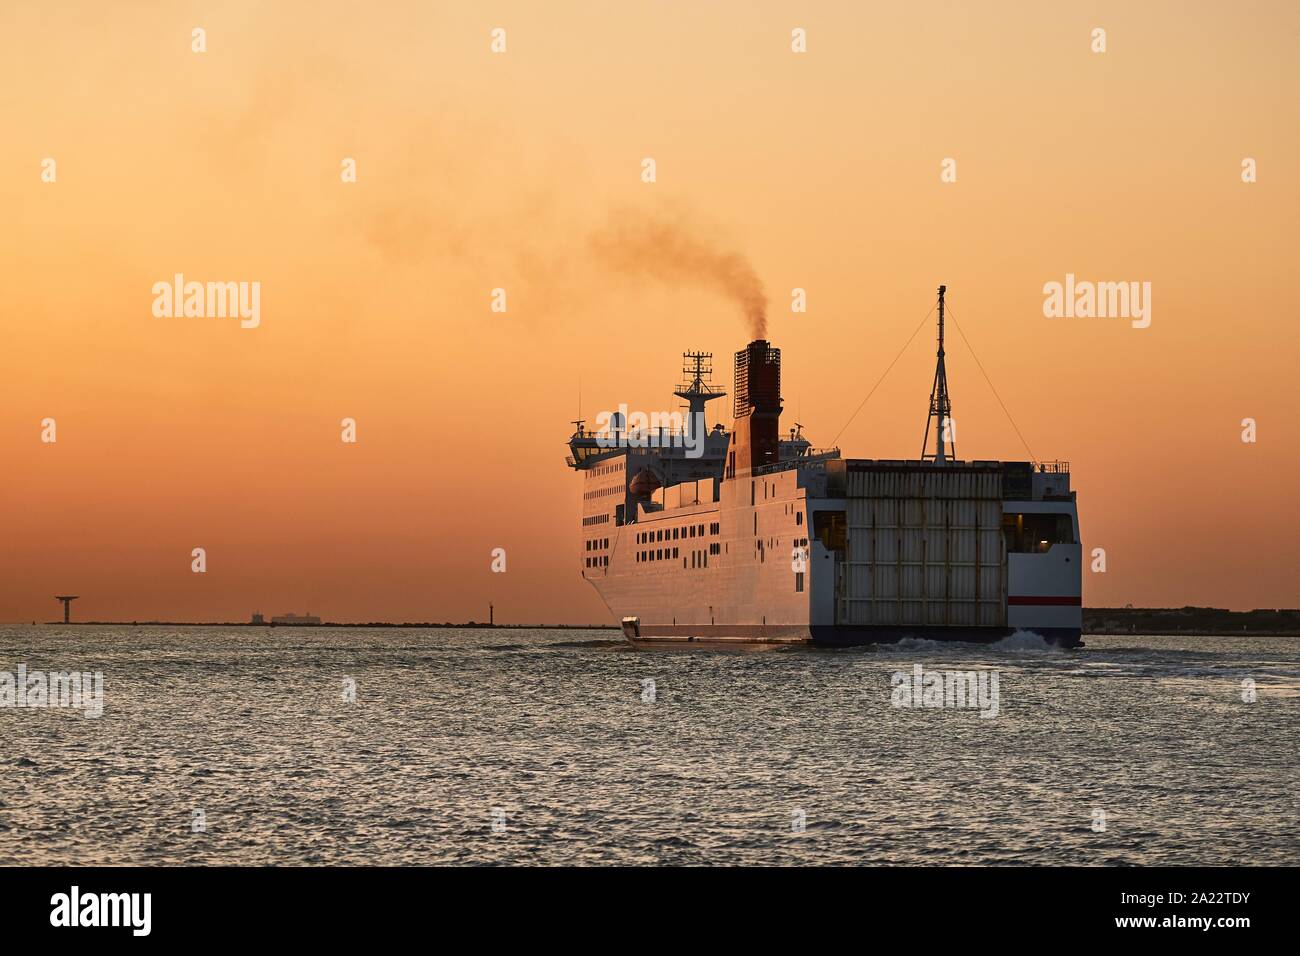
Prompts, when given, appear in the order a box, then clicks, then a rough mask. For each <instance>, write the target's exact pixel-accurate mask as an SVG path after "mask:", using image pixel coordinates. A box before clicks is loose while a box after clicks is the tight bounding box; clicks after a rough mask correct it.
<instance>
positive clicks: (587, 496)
mask: <svg viewBox="0 0 1300 956" xmlns="http://www.w3.org/2000/svg"><path fill="white" fill-rule="evenodd" d="M622 493H623V486H622V485H610V486H609V487H608V488H597V489H595V490H594V491H584V492H583V493H582V497H583V499H584V500H586V501H590V500H591V499H592V498H608V497H609V496H610V495H621V494H622Z"/></svg>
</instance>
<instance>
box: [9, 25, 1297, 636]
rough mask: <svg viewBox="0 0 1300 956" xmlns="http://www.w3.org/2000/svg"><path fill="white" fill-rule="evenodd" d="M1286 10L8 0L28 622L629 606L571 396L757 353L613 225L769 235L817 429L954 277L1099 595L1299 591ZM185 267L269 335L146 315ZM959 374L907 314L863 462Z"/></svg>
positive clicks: (13, 334)
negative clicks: (1119, 304)
mask: <svg viewBox="0 0 1300 956" xmlns="http://www.w3.org/2000/svg"><path fill="white" fill-rule="evenodd" d="M197 26H201V27H203V28H204V29H206V31H207V52H206V53H202V54H196V53H193V52H191V30H192V29H193V28H194V27H197ZM498 26H500V27H504V28H505V29H506V31H507V34H506V36H507V52H506V53H504V54H493V53H491V52H490V49H489V44H490V36H489V31H490V30H491V29H492V28H493V27H498ZM1097 26H1101V27H1104V28H1105V29H1106V30H1107V46H1108V49H1107V51H1106V52H1105V53H1104V54H1095V53H1093V52H1091V49H1090V42H1091V40H1090V32H1091V30H1092V29H1093V28H1094V27H1097ZM795 27H803V28H805V29H806V30H807V35H808V52H807V53H806V54H794V53H792V52H791V50H790V33H791V30H792V29H793V28H795ZM1298 35H1300V8H1298V7H1296V5H1294V4H1291V3H1276V4H1269V3H1258V4H1252V5H1250V6H1249V7H1248V8H1246V7H1241V6H1238V5H1231V4H1209V3H1206V4H1189V3H1183V2H1178V3H1173V2H1171V3H1142V4H1131V3H1114V4H1108V3H1081V4H1066V3H1052V4H1044V3H1037V2H1025V3H994V4H965V3H929V4H927V3H914V4H888V5H886V4H880V5H873V4H860V3H847V2H846V3H830V2H822V3H775V2H773V3H761V2H760V3H753V2H746V3H741V2H734V3H731V2H725V3H724V2H717V3H658V2H657V3H635V4H634V3H617V4H610V3H598V2H591V3H573V2H554V3H546V4H539V3H491V4H469V3H461V4H455V3H451V4H429V3H424V2H420V3H415V2H413V3H407V4H399V3H389V4H384V5H382V7H376V6H373V5H371V6H368V5H365V4H356V3H320V2H311V3H287V2H285V3H276V4H257V3H252V2H248V3H162V2H160V3H133V4H112V5H105V4H98V3H89V2H86V3H81V4H76V3H69V4H61V5H52V4H46V3H36V2H30V3H29V2H12V0H11V2H7V3H5V4H4V5H3V7H0V84H2V87H0V88H3V89H4V90H5V93H4V94H3V96H0V124H2V125H3V129H4V144H5V148H4V149H3V150H2V151H0V209H3V210H4V213H5V215H4V223H5V228H4V229H3V230H0V266H2V267H3V270H4V294H3V296H2V297H0V333H2V336H0V539H2V540H3V543H4V547H2V548H0V621H14V620H31V619H42V620H48V619H53V618H54V617H56V616H58V613H59V609H58V605H57V603H56V602H54V601H53V600H52V598H51V595H54V594H56V593H76V594H80V595H82V596H83V597H82V599H81V601H80V602H78V604H77V605H76V607H75V611H74V613H75V614H77V615H78V616H81V617H82V618H98V619H126V620H131V619H151V618H152V619H173V620H187V619H192V620H242V619H245V618H246V617H247V616H248V614H249V613H251V612H252V611H253V610H255V609H256V610H261V611H263V612H265V613H268V614H270V613H281V612H283V611H286V610H296V611H298V612H304V611H308V610H310V611H311V612H313V613H317V614H320V615H321V616H323V617H325V618H327V619H331V620H340V621H358V620H360V621H364V620H375V619H383V620H464V619H468V618H482V617H485V616H486V606H487V603H488V601H489V599H490V600H492V601H494V602H495V603H496V606H497V620H498V621H504V622H522V621H573V622H592V621H600V622H602V623H603V622H604V621H605V612H604V608H603V605H602V604H601V603H600V602H599V600H598V599H597V598H596V596H595V594H594V592H593V591H592V590H591V589H590V587H589V586H588V585H586V584H585V583H584V582H583V581H582V580H581V578H580V576H579V573H578V564H579V561H578V556H577V555H578V549H579V547H580V545H579V542H580V528H579V525H578V509H579V503H580V502H579V494H580V491H579V479H578V478H577V477H576V476H575V475H574V474H573V473H572V472H570V471H569V470H568V469H567V468H565V467H564V463H563V456H564V454H565V448H564V444H563V443H564V440H565V438H566V437H567V434H568V432H569V430H570V426H569V425H568V422H569V421H570V420H571V419H573V418H574V416H575V413H576V411H577V406H578V392H579V380H581V391H582V412H583V414H584V415H585V416H587V417H588V419H592V418H594V417H595V415H596V413H597V412H599V411H600V410H602V409H609V408H616V407H617V406H618V404H619V403H620V402H626V403H628V405H629V406H630V407H631V408H634V409H638V408H639V409H645V410H658V409H668V408H673V407H675V400H673V399H672V398H671V395H670V391H671V386H672V385H673V384H674V383H675V381H676V378H677V372H678V368H679V364H678V363H679V359H680V352H681V351H682V350H683V349H686V348H697V349H706V350H711V351H713V352H714V353H716V354H717V355H718V356H719V360H718V362H717V370H718V373H719V374H718V379H719V380H720V381H721V382H722V383H723V384H724V385H727V384H728V380H729V378H730V375H731V360H730V354H731V352H733V351H734V350H735V349H737V348H739V347H741V346H743V344H744V342H745V340H746V325H745V322H744V320H743V317H742V316H741V314H740V310H739V309H738V307H737V306H736V305H735V303H733V302H731V301H729V300H728V299H727V298H726V297H725V296H721V295H718V294H716V293H715V292H713V291H711V290H709V289H707V288H703V287H699V286H692V285H682V286H674V287H670V286H668V285H666V284H664V283H660V282H656V281H653V280H645V279H641V278H637V277H634V276H630V275H626V274H622V273H618V272H615V271H613V270H611V269H610V268H608V266H607V264H605V263H602V262H601V261H599V260H598V259H597V258H595V257H593V255H592V246H591V243H590V237H591V236H592V234H593V233H594V232H597V231H599V230H601V229H602V228H603V227H604V226H605V224H607V223H608V222H610V221H611V217H615V218H616V219H617V218H619V217H630V218H632V219H637V218H638V217H642V218H645V219H647V220H651V221H654V220H660V219H663V218H665V217H671V218H673V219H674V220H680V221H682V222H685V223H687V224H688V228H689V229H690V230H692V232H693V234H695V235H697V236H699V237H700V238H701V241H707V242H709V243H713V244H715V245H716V246H717V247H718V248H720V249H726V250H734V251H736V252H737V253H739V254H742V255H743V256H745V257H746V258H747V259H748V261H749V262H750V263H751V264H752V266H753V269H754V270H755V272H756V273H757V275H758V276H759V277H760V278H761V279H762V281H763V282H764V284H765V286H766V289H767V293H768V296H769V298H770V300H771V307H770V311H769V315H768V333H769V338H770V339H771V340H772V341H773V343H774V344H776V345H778V346H780V347H781V348H782V350H783V353H784V372H785V382H784V392H785V400H786V409H787V419H786V421H787V424H788V423H789V422H791V421H793V420H794V418H795V417H797V418H798V420H799V421H801V422H803V423H805V425H806V431H807V433H808V435H809V437H810V438H811V439H812V440H813V441H814V443H816V444H825V443H828V442H829V441H830V440H831V439H832V438H833V437H834V436H835V434H836V433H837V432H838V431H839V430H840V428H841V426H842V425H843V424H844V422H845V420H846V419H847V418H848V416H849V415H850V413H851V412H852V411H853V409H854V408H855V407H856V406H857V405H858V403H859V401H861V399H862V397H863V396H864V395H865V394H866V392H867V390H868V389H869V388H870V387H871V385H872V383H874V382H875V380H876V379H877V377H878V376H879V375H880V373H881V371H882V370H883V369H884V368H885V366H886V365H887V364H888V363H889V361H890V360H891V359H892V358H893V356H894V354H895V353H896V352H897V351H898V349H899V348H900V347H901V345H902V343H903V342H904V341H906V339H907V337H908V335H910V334H911V331H912V329H913V328H914V327H915V325H916V323H917V322H918V321H920V319H921V317H922V316H923V315H924V314H925V313H926V311H927V310H928V309H929V307H930V305H931V303H932V300H933V295H934V288H935V287H936V286H937V285H938V284H939V283H940V282H944V283H946V284H947V285H948V287H949V302H950V304H951V307H952V311H953V313H954V314H955V316H956V319H957V321H958V322H960V323H961V326H962V328H963V329H964V330H965V332H966V334H967V336H969V337H970V339H971V341H972V343H973V344H974V345H975V347H976V349H977V351H978V353H979V356H980V359H981V360H982V362H983V364H984V367H985V369H986V370H987V371H988V373H989V375H990V376H991V377H992V379H993V381H994V383H995V384H996V385H997V387H998V390H999V392H1000V394H1001V396H1002V399H1003V400H1004V401H1005V402H1006V404H1007V406H1008V408H1009V409H1010V410H1011V413H1012V415H1014V416H1015V419H1016V421H1017V423H1018V424H1019V426H1020V429H1021V431H1022V432H1023V433H1024V435H1025V437H1026V439H1027V440H1028V442H1029V444H1030V446H1031V448H1032V450H1033V452H1034V454H1035V455H1036V456H1037V457H1040V458H1048V459H1050V458H1061V459H1068V460H1069V461H1071V462H1072V465H1073V471H1074V483H1075V487H1076V488H1077V489H1078V491H1079V508H1080V517H1081V523H1082V528H1083V532H1084V546H1085V548H1089V549H1091V548H1094V547H1104V548H1105V549H1106V551H1107V554H1108V564H1109V570H1108V572H1107V573H1106V574H1104V575H1098V574H1091V575H1088V576H1087V578H1086V580H1085V582H1084V587H1085V603H1087V604H1089V605H1093V606H1097V605H1114V604H1124V603H1129V602H1131V603H1133V604H1137V605H1182V604H1203V605H1204V604H1210V605H1217V606H1228V607H1234V608H1246V607H1254V606H1264V607H1274V606H1290V607H1295V606H1297V604H1300V594H1298V593H1297V591H1298V589H1297V584H1296V582H1297V576H1298V573H1300V559H1298V557H1297V555H1298V554H1300V544H1298V543H1297V542H1300V507H1298V506H1297V504H1296V500H1295V492H1296V484H1297V482H1296V475H1297V474H1300V451H1297V446H1298V441H1297V439H1298V437H1300V436H1297V434H1296V426H1295V424H1294V419H1293V417H1292V416H1293V414H1294V411H1295V409H1296V405H1297V402H1296V398H1297V392H1298V390H1300V386H1297V384H1296V378H1295V371H1294V369H1295V367H1296V364H1297V359H1300V354H1298V353H1300V349H1297V345H1298V340H1300V333H1297V331H1296V329H1297V322H1298V321H1300V320H1298V319H1297V317H1296V311H1297V310H1296V307H1295V306H1294V304H1293V303H1294V300H1295V291H1294V290H1293V289H1292V288H1291V286H1292V283H1291V282H1290V281H1288V280H1290V279H1292V277H1293V276H1294V274H1295V269H1296V263H1297V255H1296V252H1297V241H1296V238H1295V226H1296V222H1297V220H1298V219H1300V217H1298V216H1297V213H1300V201H1298V199H1300V185H1298V184H1297V175H1296V173H1297V171H1298V169H1300V165H1298V164H1297V158H1296V157H1297V147H1298V146H1300V142H1298V140H1300V132H1298V129H1300V127H1297V124H1296V123H1295V104H1296V102H1297V93H1298V92H1300V83H1297V79H1298V74H1300V58H1297V57H1296V56H1295V50H1296V40H1297V36H1298ZM47 157H50V158H53V159H54V160H55V161H56V163H57V180H56V182H54V183H43V182H42V181H41V168H42V167H41V163H42V160H43V159H45V158H47ZM344 157H355V159H356V161H357V170H358V182H357V183H355V184H344V183H342V182H341V181H340V176H339V173H340V163H341V161H342V159H343V158H344ZM644 157H652V158H654V159H655V160H656V163H657V174H658V181H657V182H655V183H654V184H646V183H643V182H642V181H641V160H642V159H643V158H644ZM945 157H952V158H954V159H956V161H957V172H958V178H957V182H956V183H941V182H940V177H939V172H940V163H941V161H942V160H943V159H944V158H945ZM1244 157H1253V158H1255V159H1256V161H1257V163H1258V171H1259V172H1258V176H1259V181H1258V182H1257V183H1254V184H1244V183H1242V181H1241V175H1240V171H1241V162H1242V159H1243V158H1244ZM176 272H183V273H184V274H185V275H186V277H187V278H190V279H197V280H200V281H207V280H220V281H254V280H255V281H258V282H260V283H261V287H262V301H261V313H262V314H261V325H260V327H258V328H256V329H241V328H240V327H239V325H238V322H237V321H236V320H231V319H215V318H188V319H187V318H155V317H154V316H153V315H152V314H151V304H152V301H153V295H152V292H151V288H152V286H153V284H154V283H155V282H158V281H169V280H170V279H171V277H172V275H173V274H174V273H176ZM1067 272H1072V273H1074V274H1076V275H1077V276H1078V277H1080V278H1081V279H1092V280H1098V281H1127V280H1136V281H1149V282H1150V283H1151V284H1152V306H1153V315H1152V323H1151V327H1150V328H1147V329H1142V330H1139V329H1133V328H1131V327H1130V325H1129V323H1128V322H1127V321H1125V320H1114V319H1047V318H1044V316H1043V313H1042V303H1043V294H1042V287H1043V284H1044V283H1045V282H1049V281H1062V280H1063V279H1064V276H1065V274H1066V273H1067ZM496 287H503V288H505V289H506V290H507V301H508V312H507V313H505V314H498V313H493V312H491V311H490V309H489V302H490V294H491V290H492V289H493V288H496ZM794 287H803V288H805V289H807V292H808V312H807V313H806V314H799V315H793V314H791V311H790V290H791V289H792V288H794ZM932 374H933V338H932V334H931V332H930V330H928V329H927V330H926V331H925V332H923V333H922V334H921V335H919V336H918V337H917V340H916V341H915V342H914V343H913V346H912V348H911V349H909V350H908V352H907V353H906V354H905V355H904V357H903V358H902V360H900V361H899V363H898V365H897V366H896V367H895V369H894V370H893V372H892V373H891V374H890V376H889V378H888V379H887V380H886V381H885V384H884V385H883V386H881V388H880V390H879V391H878V392H877V393H876V395H875V396H874V397H873V398H872V400H871V402H870V403H869V404H868V405H867V407H866V408H865V409H864V410H863V412H862V413H861V414H860V415H859V416H858V417H857V419H856V420H855V421H854V422H853V424H852V426H851V427H850V428H849V429H847V430H846V431H845V433H844V435H843V437H842V438H841V440H840V444H841V446H842V447H843V448H844V451H845V454H847V455H852V456H856V457H876V458H891V457H893V458H897V457H914V456H915V455H916V454H917V453H918V451H919V445H920V441H921V435H922V432H923V430H924V425H925V412H926V408H927V401H928V395H929V389H930V384H931V376H932ZM949 380H950V384H951V392H952V397H953V403H954V411H955V417H956V419H957V422H958V451H959V453H960V454H961V455H962V456H963V457H979V458H1013V459H1014V458H1024V457H1026V454H1027V453H1026V452H1025V450H1024V448H1023V446H1021V444H1020V442H1019V440H1018V439H1017V437H1016V435H1015V432H1014V431H1013V430H1012V428H1011V426H1010V425H1009V424H1008V423H1007V420H1006V417H1005V416H1004V415H1003V413H1002V411H1001V409H1000V408H999V407H998V404H997V402H996V400H995V399H994V398H993V396H992V394H991V392H990V391H989V388H988V385H987V384H986V383H985V382H984V379H983V377H982V376H981V374H980V373H979V370H978V369H977V368H976V366H975V364H974V362H973V361H972V359H971V356H970V353H969V351H968V350H967V348H966V346H965V345H964V344H963V343H962V341H961V339H960V338H959V337H958V336H957V335H956V334H955V333H953V334H952V335H951V336H950V349H949ZM724 404H725V403H724ZM46 417H52V418H54V419H55V420H56V421H57V429H58V441H57V443H56V444H52V445H51V444H45V443H42V442H41V440H40V435H41V428H40V422H41V420H42V419H43V418H46ZM344 417H352V418H355V419H356V420H357V422H358V437H359V441H358V443H357V444H355V445H347V444H344V443H342V442H341V441H340V439H339V432H340V427H339V421H340V419H342V418H344ZM1245 417H1253V418H1255V419H1257V420H1258V423H1259V424H1258V428H1259V440H1258V442H1257V443H1256V444H1245V443H1243V442H1242V441H1241V440H1240V432H1241V426H1240V422H1241V419H1243V418H1245ZM195 547H203V548H205V549H206V550H207V555H208V571H207V573H206V574H194V573H192V572H191V570H190V561H191V558H190V552H191V549H192V548H195ZM496 547H503V548H505V549H506V551H507V556H508V557H507V560H508V565H507V566H508V570H507V572H506V573H505V574H504V575H501V574H492V573H491V572H490V570H489V562H490V552H491V550H492V549H493V548H496Z"/></svg>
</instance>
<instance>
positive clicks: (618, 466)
mask: <svg viewBox="0 0 1300 956" xmlns="http://www.w3.org/2000/svg"><path fill="white" fill-rule="evenodd" d="M622 470H623V461H622V459H619V460H618V461H616V462H613V463H611V464H608V465H601V466H600V467H599V468H591V469H589V470H588V474H590V475H612V474H614V473H615V472H620V471H622Z"/></svg>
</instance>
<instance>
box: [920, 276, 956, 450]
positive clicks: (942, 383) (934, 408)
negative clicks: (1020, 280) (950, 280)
mask: <svg viewBox="0 0 1300 956" xmlns="http://www.w3.org/2000/svg"><path fill="white" fill-rule="evenodd" d="M947 289H948V287H947V286H942V285H941V286H939V362H938V364H937V365H936V366H935V368H934V387H933V388H931V389H930V415H929V417H927V418H926V420H925V439H924V440H923V441H922V442H921V460H922V461H933V462H934V463H935V464H939V465H941V464H943V462H944V460H945V459H946V458H952V459H954V460H956V458H957V442H956V440H955V438H954V436H953V433H952V426H951V422H952V401H951V400H950V399H949V398H948V369H947V368H946V367H945V366H944V364H943V294H944V292H946V291H947ZM931 422H934V453H933V454H931V453H929V452H928V451H926V448H927V447H928V446H929V444H930V423H931ZM945 423H948V425H949V427H948V442H947V444H948V452H947V454H945V453H944V450H943V446H944V440H943V432H944V424H945Z"/></svg>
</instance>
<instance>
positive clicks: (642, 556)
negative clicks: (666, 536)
mask: <svg viewBox="0 0 1300 956" xmlns="http://www.w3.org/2000/svg"><path fill="white" fill-rule="evenodd" d="M675 557H677V549H676V548H654V549H653V550H649V551H638V552H637V553H636V559H637V562H638V563H640V562H642V561H668V560H671V559H672V558H675Z"/></svg>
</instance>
